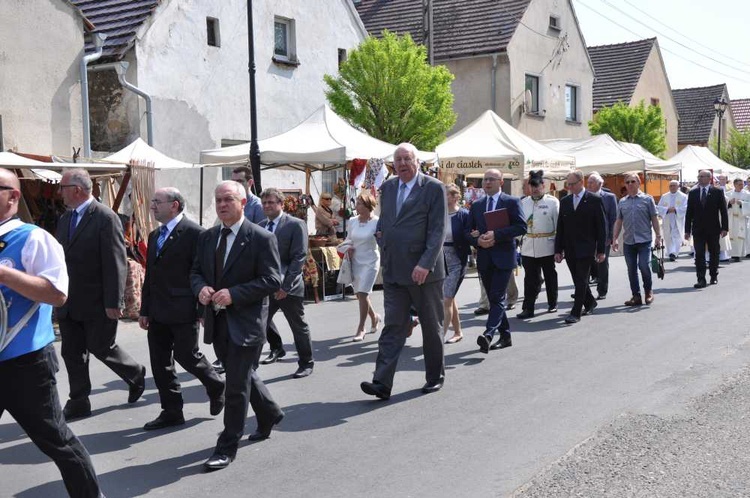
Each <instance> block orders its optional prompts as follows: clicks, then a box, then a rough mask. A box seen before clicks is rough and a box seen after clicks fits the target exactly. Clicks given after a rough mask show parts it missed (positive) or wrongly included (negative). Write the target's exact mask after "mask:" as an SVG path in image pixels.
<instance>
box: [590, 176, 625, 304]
mask: <svg viewBox="0 0 750 498" xmlns="http://www.w3.org/2000/svg"><path fill="white" fill-rule="evenodd" d="M603 186H604V178H602V175H600V174H599V173H598V172H596V171H592V172H591V174H589V177H588V179H587V180H586V189H587V190H588V191H589V192H591V193H592V194H596V195H598V196H599V197H601V198H602V206H603V207H604V221H605V224H604V226H605V228H606V229H607V236H606V238H605V239H604V261H602V262H601V263H594V264H593V265H592V266H591V273H592V274H595V275H596V294H597V296H596V299H597V300H602V299H607V292H608V291H609V251H610V249H611V247H612V244H614V242H615V241H614V240H613V239H612V235H613V234H614V230H615V222H616V221H617V197H616V196H615V194H613V193H612V192H611V191H609V190H608V189H605V188H603Z"/></svg>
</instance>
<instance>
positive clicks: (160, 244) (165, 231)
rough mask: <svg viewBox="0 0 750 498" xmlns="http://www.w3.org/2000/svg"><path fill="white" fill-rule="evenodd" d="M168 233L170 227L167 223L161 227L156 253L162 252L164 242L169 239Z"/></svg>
mask: <svg viewBox="0 0 750 498" xmlns="http://www.w3.org/2000/svg"><path fill="white" fill-rule="evenodd" d="M168 234H169V229H168V228H167V225H162V226H161V228H160V229H159V238H158V239H156V254H161V248H162V247H164V242H166V241H167V235H168Z"/></svg>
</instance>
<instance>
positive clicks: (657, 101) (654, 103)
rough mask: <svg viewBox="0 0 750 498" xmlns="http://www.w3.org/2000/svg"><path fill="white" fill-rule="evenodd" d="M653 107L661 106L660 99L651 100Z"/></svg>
mask: <svg viewBox="0 0 750 498" xmlns="http://www.w3.org/2000/svg"><path fill="white" fill-rule="evenodd" d="M651 105H653V106H657V105H659V99H655V98H652V99H651Z"/></svg>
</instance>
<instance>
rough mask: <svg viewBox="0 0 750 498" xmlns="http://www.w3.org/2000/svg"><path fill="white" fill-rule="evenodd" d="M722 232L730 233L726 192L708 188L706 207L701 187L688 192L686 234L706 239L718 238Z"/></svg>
mask: <svg viewBox="0 0 750 498" xmlns="http://www.w3.org/2000/svg"><path fill="white" fill-rule="evenodd" d="M721 231H727V232H728V231H729V216H728V214H727V198H726V197H725V196H724V190H722V189H720V188H716V187H708V192H706V205H705V206H704V205H703V204H701V189H700V186H699V187H696V188H694V189H693V190H691V191H690V192H688V202H687V212H686V213H685V234H686V235H689V234H693V235H695V234H697V235H699V236H704V237H705V236H717V235H719V233H720V232H721Z"/></svg>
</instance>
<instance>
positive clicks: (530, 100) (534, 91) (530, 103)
mask: <svg viewBox="0 0 750 498" xmlns="http://www.w3.org/2000/svg"><path fill="white" fill-rule="evenodd" d="M524 106H525V111H526V112H527V113H529V114H539V76H533V75H531V74H527V75H526V91H525V92H524Z"/></svg>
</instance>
